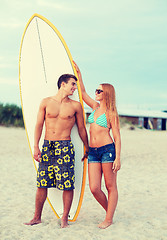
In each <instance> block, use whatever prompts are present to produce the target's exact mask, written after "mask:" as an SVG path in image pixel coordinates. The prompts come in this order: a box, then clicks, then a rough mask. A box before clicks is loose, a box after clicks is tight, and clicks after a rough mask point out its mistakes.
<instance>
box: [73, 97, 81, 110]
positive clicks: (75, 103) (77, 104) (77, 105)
mask: <svg viewBox="0 0 167 240" xmlns="http://www.w3.org/2000/svg"><path fill="white" fill-rule="evenodd" d="M70 102H71V103H72V104H73V106H74V107H77V108H78V107H81V106H82V105H81V103H80V102H79V101H76V100H72V99H70Z"/></svg>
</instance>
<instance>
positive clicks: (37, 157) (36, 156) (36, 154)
mask: <svg viewBox="0 0 167 240" xmlns="http://www.w3.org/2000/svg"><path fill="white" fill-rule="evenodd" d="M34 159H35V160H36V161H37V162H40V159H41V151H40V149H39V147H38V146H37V147H34Z"/></svg>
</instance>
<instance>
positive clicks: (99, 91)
mask: <svg viewBox="0 0 167 240" xmlns="http://www.w3.org/2000/svg"><path fill="white" fill-rule="evenodd" d="M102 92H103V90H101V89H96V91H95V93H97V94H100V93H102Z"/></svg>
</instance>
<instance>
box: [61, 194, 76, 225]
mask: <svg viewBox="0 0 167 240" xmlns="http://www.w3.org/2000/svg"><path fill="white" fill-rule="evenodd" d="M73 193H74V191H73V190H64V191H63V206H64V211H63V216H62V219H61V227H62V228H65V227H67V226H68V215H69V212H70V208H71V204H72V200H73Z"/></svg>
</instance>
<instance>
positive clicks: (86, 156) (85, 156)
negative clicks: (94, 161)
mask: <svg viewBox="0 0 167 240" xmlns="http://www.w3.org/2000/svg"><path fill="white" fill-rule="evenodd" d="M85 158H88V151H86V152H85V154H84V156H83V158H82V159H81V161H82V162H83V161H84V159H85Z"/></svg>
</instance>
